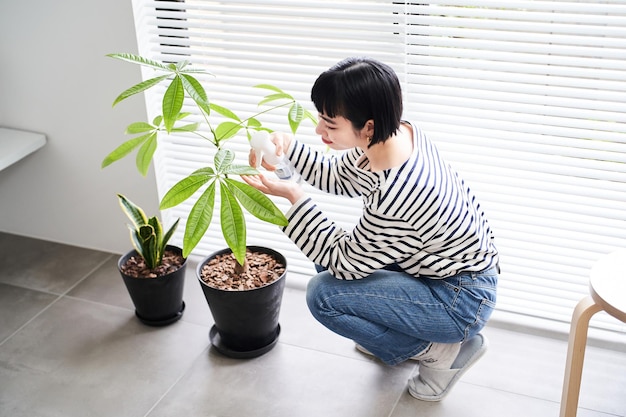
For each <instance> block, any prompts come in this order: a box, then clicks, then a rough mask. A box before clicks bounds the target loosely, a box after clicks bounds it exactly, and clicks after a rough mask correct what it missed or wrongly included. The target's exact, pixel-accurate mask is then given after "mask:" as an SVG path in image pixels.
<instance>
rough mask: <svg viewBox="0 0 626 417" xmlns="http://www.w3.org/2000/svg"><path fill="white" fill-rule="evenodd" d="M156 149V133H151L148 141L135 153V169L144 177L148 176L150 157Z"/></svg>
mask: <svg viewBox="0 0 626 417" xmlns="http://www.w3.org/2000/svg"><path fill="white" fill-rule="evenodd" d="M156 148H157V134H156V132H154V133H152V134H151V135H150V136H149V137H148V140H146V141H145V142H144V144H143V145H141V148H139V151H137V158H136V164H137V169H138V170H139V172H140V173H141V175H143V176H144V177H145V176H146V175H147V174H148V169H149V168H150V162H151V161H152V157H153V156H154V152H155V151H156Z"/></svg>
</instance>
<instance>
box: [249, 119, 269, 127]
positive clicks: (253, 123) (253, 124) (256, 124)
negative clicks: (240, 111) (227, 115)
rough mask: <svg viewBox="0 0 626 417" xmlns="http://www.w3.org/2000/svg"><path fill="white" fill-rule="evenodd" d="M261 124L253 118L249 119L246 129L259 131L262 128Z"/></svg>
mask: <svg viewBox="0 0 626 417" xmlns="http://www.w3.org/2000/svg"><path fill="white" fill-rule="evenodd" d="M261 126H262V125H261V122H260V121H259V120H258V119H255V118H254V117H251V118H249V119H248V121H247V123H246V127H247V128H253V129H257V130H258V128H260V127H261ZM264 130H268V129H264Z"/></svg>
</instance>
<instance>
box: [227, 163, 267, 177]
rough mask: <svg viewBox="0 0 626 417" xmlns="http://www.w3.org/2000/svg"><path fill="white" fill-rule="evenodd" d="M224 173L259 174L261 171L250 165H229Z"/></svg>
mask: <svg viewBox="0 0 626 417" xmlns="http://www.w3.org/2000/svg"><path fill="white" fill-rule="evenodd" d="M222 173H223V174H227V175H229V174H232V175H257V174H258V173H259V171H258V170H257V169H255V168H252V167H251V166H250V165H229V166H228V167H226V168H225V169H224V170H223V171H222Z"/></svg>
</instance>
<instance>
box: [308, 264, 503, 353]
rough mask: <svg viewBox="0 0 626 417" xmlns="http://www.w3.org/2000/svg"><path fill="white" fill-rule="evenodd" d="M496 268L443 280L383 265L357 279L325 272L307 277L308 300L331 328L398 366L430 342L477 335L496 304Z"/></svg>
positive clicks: (316, 316) (450, 341)
mask: <svg viewBox="0 0 626 417" xmlns="http://www.w3.org/2000/svg"><path fill="white" fill-rule="evenodd" d="M497 282H498V271H497V268H495V267H494V268H490V269H488V270H486V271H482V272H463V273H460V274H458V275H455V276H452V277H449V278H445V279H429V278H415V277H413V276H411V275H409V274H406V273H404V272H401V271H391V270H379V271H376V272H374V273H373V274H371V275H370V276H368V277H366V278H363V279H359V280H353V281H344V280H339V279H336V278H334V277H333V276H332V275H330V273H328V272H326V271H323V272H320V273H318V274H317V275H315V276H314V277H313V278H312V279H311V281H309V284H308V287H307V304H308V306H309V310H311V313H312V314H313V316H314V317H315V318H316V319H317V320H318V321H319V322H320V323H322V324H323V325H324V326H326V327H327V328H328V329H330V330H332V331H333V332H335V333H337V334H339V335H341V336H344V337H347V338H349V339H352V340H354V341H355V342H356V343H358V344H360V345H361V346H363V347H364V348H366V349H367V350H369V351H370V352H372V353H373V354H374V355H376V356H377V357H378V358H380V359H381V360H382V361H383V362H385V363H387V364H389V365H395V364H398V363H400V362H403V361H405V360H407V359H409V358H410V357H412V356H415V355H417V354H418V353H420V352H422V351H423V350H424V349H426V348H427V347H428V345H429V344H430V343H431V342H439V343H455V342H462V341H463V340H467V339H469V338H470V337H472V336H474V335H475V334H477V333H478V332H479V331H480V330H481V329H482V328H483V327H484V325H485V324H486V322H487V320H488V319H489V317H490V316H491V313H492V312H493V309H494V307H495V301H496V285H497Z"/></svg>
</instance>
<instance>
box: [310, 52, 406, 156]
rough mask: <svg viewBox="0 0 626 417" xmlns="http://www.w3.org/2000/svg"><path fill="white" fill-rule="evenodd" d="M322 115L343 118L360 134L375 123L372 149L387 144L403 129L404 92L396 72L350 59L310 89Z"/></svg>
mask: <svg viewBox="0 0 626 417" xmlns="http://www.w3.org/2000/svg"><path fill="white" fill-rule="evenodd" d="M311 100H312V101H313V104H315V107H316V109H317V111H318V112H319V113H323V114H326V115H327V116H328V117H335V116H341V117H345V118H346V119H348V120H350V122H351V123H352V126H353V127H354V128H355V129H357V130H359V129H362V128H363V126H365V123H366V122H367V121H368V120H370V119H372V120H374V135H373V136H372V138H371V141H370V145H369V146H371V145H373V144H375V143H379V142H384V141H385V140H387V138H389V136H391V135H393V134H395V133H396V132H397V131H398V129H399V128H400V121H401V118H402V89H401V88H400V81H399V80H398V76H397V75H396V73H395V72H394V70H393V69H392V68H391V67H390V66H388V65H386V64H384V63H382V62H379V61H376V60H374V59H371V58H367V57H350V58H346V59H344V60H343V61H341V62H339V63H337V64H335V65H334V66H332V67H331V68H330V69H328V70H327V71H324V72H323V73H322V74H320V76H319V77H318V78H317V80H316V81H315V83H314V84H313V88H312V89H311Z"/></svg>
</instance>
